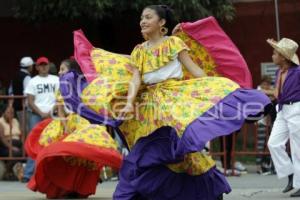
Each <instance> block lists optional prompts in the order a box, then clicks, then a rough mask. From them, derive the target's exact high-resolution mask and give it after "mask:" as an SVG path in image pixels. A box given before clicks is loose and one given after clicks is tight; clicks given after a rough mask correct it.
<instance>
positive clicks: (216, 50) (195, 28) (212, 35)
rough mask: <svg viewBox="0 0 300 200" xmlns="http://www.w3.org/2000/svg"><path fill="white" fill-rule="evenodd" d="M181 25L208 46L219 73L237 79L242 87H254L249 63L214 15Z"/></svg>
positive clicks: (198, 40)
mask: <svg viewBox="0 0 300 200" xmlns="http://www.w3.org/2000/svg"><path fill="white" fill-rule="evenodd" d="M181 27H182V30H183V31H184V32H186V33H187V34H188V35H189V36H190V37H192V38H193V39H195V40H196V41H197V42H199V43H200V44H201V45H203V46H204V47H205V48H206V50H207V51H208V52H209V54H210V55H211V56H212V58H213V59H214V61H215V62H216V65H217V68H216V69H217V72H218V73H219V74H221V75H223V76H224V77H227V78H229V79H231V80H232V81H235V82H236V83H238V84H239V85H240V86H241V87H242V88H252V77H251V73H250V71H249V69H248V66H247V63H246V62H245V60H244V58H243V56H242V55H241V53H240V52H239V50H238V49H237V47H236V46H235V45H234V44H233V42H232V41H231V39H230V38H229V37H228V36H227V35H226V33H225V32H224V31H223V30H222V29H221V27H220V26H219V24H218V22H217V21H216V20H215V18H214V17H208V18H205V19H201V20H198V21H196V22H193V23H190V22H187V23H182V24H181Z"/></svg>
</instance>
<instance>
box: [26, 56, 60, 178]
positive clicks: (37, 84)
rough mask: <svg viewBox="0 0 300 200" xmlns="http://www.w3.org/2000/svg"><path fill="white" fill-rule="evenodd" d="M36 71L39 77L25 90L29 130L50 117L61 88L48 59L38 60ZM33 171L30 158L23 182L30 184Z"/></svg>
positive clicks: (31, 81) (33, 79) (32, 80)
mask: <svg viewBox="0 0 300 200" xmlns="http://www.w3.org/2000/svg"><path fill="white" fill-rule="evenodd" d="M36 70H37V71H38V75H36V76H35V77H33V78H32V79H31V80H30V81H29V83H28V85H27V87H26V89H25V94H26V95H27V97H28V105H29V108H30V109H31V111H32V113H31V115H30V118H29V130H31V129H32V128H33V127H34V126H35V125H36V124H37V123H38V122H40V121H41V120H43V119H45V118H48V117H50V114H51V111H52V108H53V107H54V105H55V92H56V91H57V90H58V88H59V79H58V77H57V76H54V75H50V74H49V60H48V58H46V57H40V58H38V59H37V61H36ZM33 171H34V161H33V160H32V159H31V158H28V160H27V163H26V167H25V170H24V177H23V179H22V181H23V182H28V181H29V179H30V177H31V176H32V174H33Z"/></svg>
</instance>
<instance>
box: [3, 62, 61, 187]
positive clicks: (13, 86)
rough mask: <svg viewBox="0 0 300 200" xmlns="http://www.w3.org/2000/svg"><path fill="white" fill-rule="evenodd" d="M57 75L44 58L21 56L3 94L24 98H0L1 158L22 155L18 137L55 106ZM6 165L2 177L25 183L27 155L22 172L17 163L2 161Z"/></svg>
mask: <svg viewBox="0 0 300 200" xmlns="http://www.w3.org/2000/svg"><path fill="white" fill-rule="evenodd" d="M50 73H53V74H54V75H53V74H50ZM56 74H57V70H56V67H55V65H54V64H52V63H50V62H49V60H48V58H46V57H39V58H38V59H37V60H36V61H34V60H33V59H32V58H31V57H23V58H22V59H21V60H20V68H19V71H18V73H17V74H16V76H15V77H14V78H13V80H12V81H11V83H10V86H9V88H8V90H7V91H6V95H14V96H26V98H23V99H22V98H18V99H8V100H3V99H2V100H1V101H2V110H3V114H2V118H1V119H0V136H1V141H0V156H1V157H7V156H10V157H11V156H12V157H22V156H24V155H25V154H24V152H23V147H22V146H23V145H24V141H22V140H21V138H22V137H23V138H26V136H27V134H28V133H29V132H30V130H31V129H32V128H33V127H34V126H35V125H36V124H37V123H38V122H40V121H41V120H43V119H45V118H48V117H50V113H51V110H52V108H53V107H54V105H55V92H56V91H57V90H58V87H59V79H58V77H57V76H56ZM24 115H25V116H26V117H24ZM23 123H24V124H23ZM10 146H11V148H10ZM10 149H11V150H10ZM21 166H23V165H22V164H21ZM5 168H6V170H5V173H4V175H3V177H2V178H4V179H13V178H16V177H18V178H19V179H21V181H22V182H28V181H29V179H30V177H31V176H32V174H33V171H34V161H33V160H32V159H31V158H28V159H27V161H26V165H25V167H24V170H23V172H20V171H22V170H20V168H21V167H20V163H18V162H16V161H10V160H8V161H5ZM20 173H22V174H20ZM0 178H1V177H0Z"/></svg>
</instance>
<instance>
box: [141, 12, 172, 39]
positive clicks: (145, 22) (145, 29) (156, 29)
mask: <svg viewBox="0 0 300 200" xmlns="http://www.w3.org/2000/svg"><path fill="white" fill-rule="evenodd" d="M165 23H166V21H165V19H160V18H159V16H158V15H157V13H156V11H155V10H153V9H150V8H145V9H144V10H143V13H142V15H141V21H140V26H141V32H142V34H143V36H147V37H151V36H152V35H154V34H158V33H160V29H161V27H162V26H163V25H164V24H165Z"/></svg>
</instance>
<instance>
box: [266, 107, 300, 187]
mask: <svg viewBox="0 0 300 200" xmlns="http://www.w3.org/2000/svg"><path fill="white" fill-rule="evenodd" d="M288 139H289V140H290V147H291V157H292V160H291V159H290V157H289V156H288V154H287V152H286V143H287V141H288ZM268 147H269V150H270V153H271V157H272V160H273V162H274V166H275V169H276V172H277V176H278V178H283V177H286V176H288V175H290V174H294V179H293V186H294V188H300V102H297V103H294V104H291V105H283V108H282V110H281V111H279V112H278V113H277V118H276V120H275V122H274V126H273V129H272V132H271V136H270V138H269V141H268Z"/></svg>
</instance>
